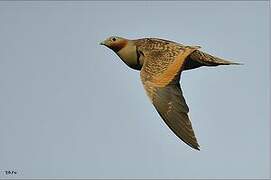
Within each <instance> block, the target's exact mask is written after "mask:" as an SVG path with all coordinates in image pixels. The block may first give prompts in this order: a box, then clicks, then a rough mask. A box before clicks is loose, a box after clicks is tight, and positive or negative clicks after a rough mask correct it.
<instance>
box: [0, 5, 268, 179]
mask: <svg viewBox="0 0 271 180" xmlns="http://www.w3.org/2000/svg"><path fill="white" fill-rule="evenodd" d="M268 6H269V5H268V1H258V2H256V1H249V2H246V1H239V2H234V1H224V2H217V1H202V2H197V1H192V2H186V1H179V2H178V1H173V2H162V1H159V2H150V1H149V2H144V1H141V2H117V1H115V2H106V1H103V2H94V1H93V2H90V1H89V2H88V1H83V2H71V1H67V2H64V1H62V2H61V1H60V2H50V1H48V2H19V1H17V2H0V178H14V177H24V178H30V177H31V178H60V177H62V178H75V177H77V178H267V177H269V176H270V172H269V170H270V163H269V162H270V156H269V154H270V143H269V142H270V122H269V115H270V114H269V109H270V104H269V102H270V101H269V99H270V95H269V90H270V89H269V81H270V79H269V67H270V66H269V58H268V57H269V43H268V39H269V38H270V36H269V34H268V33H269V25H268V22H269V7H268ZM111 35H118V36H122V37H126V38H131V39H136V38H142V37H159V38H164V39H169V40H173V41H176V42H180V43H184V44H187V45H200V46H201V47H202V50H203V51H205V52H208V53H210V54H214V55H217V56H219V57H223V58H225V59H230V60H234V61H236V62H241V63H244V65H243V66H221V67H216V68H208V67H203V68H199V69H195V70H191V71H186V72H184V73H183V74H182V78H181V86H182V89H183V92H184V96H185V98H186V101H187V103H188V105H189V107H190V113H189V115H190V118H191V120H192V124H193V128H194V130H195V134H196V136H197V139H198V141H199V144H200V146H201V151H195V150H193V149H191V148H190V147H189V146H187V145H186V144H184V143H183V142H182V141H180V140H179V139H178V138H177V137H176V136H175V135H174V134H173V133H172V132H171V131H170V129H169V128H168V127H167V126H166V125H165V123H164V122H163V121H162V119H161V118H160V117H159V115H158V113H157V112H156V111H155V109H154V107H153V106H152V105H151V103H150V102H149V99H148V98H147V96H146V94H145V91H144V89H143V86H142V84H141V82H140V77H139V72H137V71H135V70H131V69H129V68H128V67H127V66H126V65H125V64H124V63H123V62H122V61H120V59H119V58H118V57H117V55H115V54H114V53H113V52H112V51H111V50H109V49H107V48H105V47H103V46H99V42H100V41H102V40H104V39H105V38H107V37H108V36H111ZM5 170H13V171H16V172H17V175H11V176H7V175H5V174H4V171H5Z"/></svg>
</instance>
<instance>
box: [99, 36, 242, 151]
mask: <svg viewBox="0 0 271 180" xmlns="http://www.w3.org/2000/svg"><path fill="white" fill-rule="evenodd" d="M101 44H102V45H105V46H107V47H109V48H110V49H112V50H113V51H114V52H115V53H116V54H117V55H118V56H119V57H120V58H121V59H122V61H123V62H125V63H126V64H127V65H128V66H129V67H131V68H133V69H136V70H140V77H141V80H142V83H143V85H144V89H145V90H146V92H147V95H148V97H149V98H150V100H151V102H152V104H153V105H154V107H155V108H156V110H157V111H158V113H159V114H160V116H161V117H162V119H163V120H164V121H165V123H166V124H167V125H168V126H169V128H170V129H171V130H172V131H173V132H174V133H175V134H176V135H177V136H178V137H179V138H180V139H182V140H183V141H184V142H185V143H186V144H188V145H189V146H191V147H192V148H195V149H197V150H199V144H198V142H197V139H196V137H195V134H194V131H193V128H192V125H191V122H190V120H189V116H188V111H189V108H188V106H187V104H186V102H185V99H184V97H183V93H182V90H181V88H180V84H179V80H180V75H181V72H182V71H183V70H188V69H194V68H198V67H200V66H217V65H229V64H238V63H233V62H230V61H226V60H223V59H220V58H217V57H215V56H211V55H209V54H207V53H203V52H201V51H199V50H197V49H199V48H200V47H199V46H184V45H182V44H179V43H175V42H172V41H168V40H163V39H157V38H143V39H137V40H128V39H124V38H120V37H110V38H108V39H106V40H105V41H104V42H102V43H101Z"/></svg>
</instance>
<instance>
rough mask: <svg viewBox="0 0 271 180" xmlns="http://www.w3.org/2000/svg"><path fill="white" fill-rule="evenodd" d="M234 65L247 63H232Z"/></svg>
mask: <svg viewBox="0 0 271 180" xmlns="http://www.w3.org/2000/svg"><path fill="white" fill-rule="evenodd" d="M232 64H233V65H245V64H244V63H232Z"/></svg>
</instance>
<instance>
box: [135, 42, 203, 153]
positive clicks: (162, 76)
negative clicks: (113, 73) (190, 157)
mask: <svg viewBox="0 0 271 180" xmlns="http://www.w3.org/2000/svg"><path fill="white" fill-rule="evenodd" d="M195 49H197V47H185V48H184V49H182V50H181V51H180V52H179V53H178V54H177V55H176V56H174V57H170V58H173V60H172V59H171V60H169V59H168V58H169V56H168V55H166V54H164V53H166V52H164V53H161V52H160V53H158V54H159V56H158V54H157V53H151V52H148V53H144V56H143V57H142V58H144V64H143V67H142V69H141V73H140V75H141V80H142V82H143V85H144V88H145V90H146V92H147V94H148V96H149V98H150V99H151V101H152V103H153V105H154V106H155V108H156V110H157V111H158V113H159V114H160V116H161V117H162V119H163V120H164V121H165V123H166V124H167V125H168V126H169V128H170V129H171V130H172V131H173V132H174V133H175V134H176V135H177V136H178V137H179V138H180V139H182V140H183V141H184V142H185V143H186V144H188V145H189V146H191V147H192V148H195V149H197V150H199V144H198V143H197V139H196V137H195V134H194V131H193V128H192V125H191V122H190V120H189V117H188V114H187V113H188V111H189V109H188V106H187V104H186V102H185V99H184V97H183V94H182V90H181V88H180V84H179V76H180V73H181V69H182V66H183V64H184V61H185V58H186V57H187V56H188V55H189V54H190V53H191V52H193V51H194V50H195ZM165 61H170V62H171V63H170V64H168V63H165ZM160 66H162V68H161V67H160ZM157 69H159V71H157Z"/></svg>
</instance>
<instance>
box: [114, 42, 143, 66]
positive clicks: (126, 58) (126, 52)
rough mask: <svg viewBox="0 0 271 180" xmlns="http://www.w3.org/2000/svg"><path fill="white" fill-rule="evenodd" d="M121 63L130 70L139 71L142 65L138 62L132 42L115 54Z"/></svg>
mask: <svg viewBox="0 0 271 180" xmlns="http://www.w3.org/2000/svg"><path fill="white" fill-rule="evenodd" d="M117 54H118V56H119V57H120V58H121V59H122V61H123V62H124V63H125V64H127V65H128V66H129V67H130V68H132V69H136V70H140V69H141V67H142V64H141V63H140V61H139V59H138V58H139V57H138V54H137V51H136V45H135V44H134V43H133V42H132V41H128V43H127V44H126V45H125V46H124V47H123V48H122V49H120V50H119V51H118V52H117Z"/></svg>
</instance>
